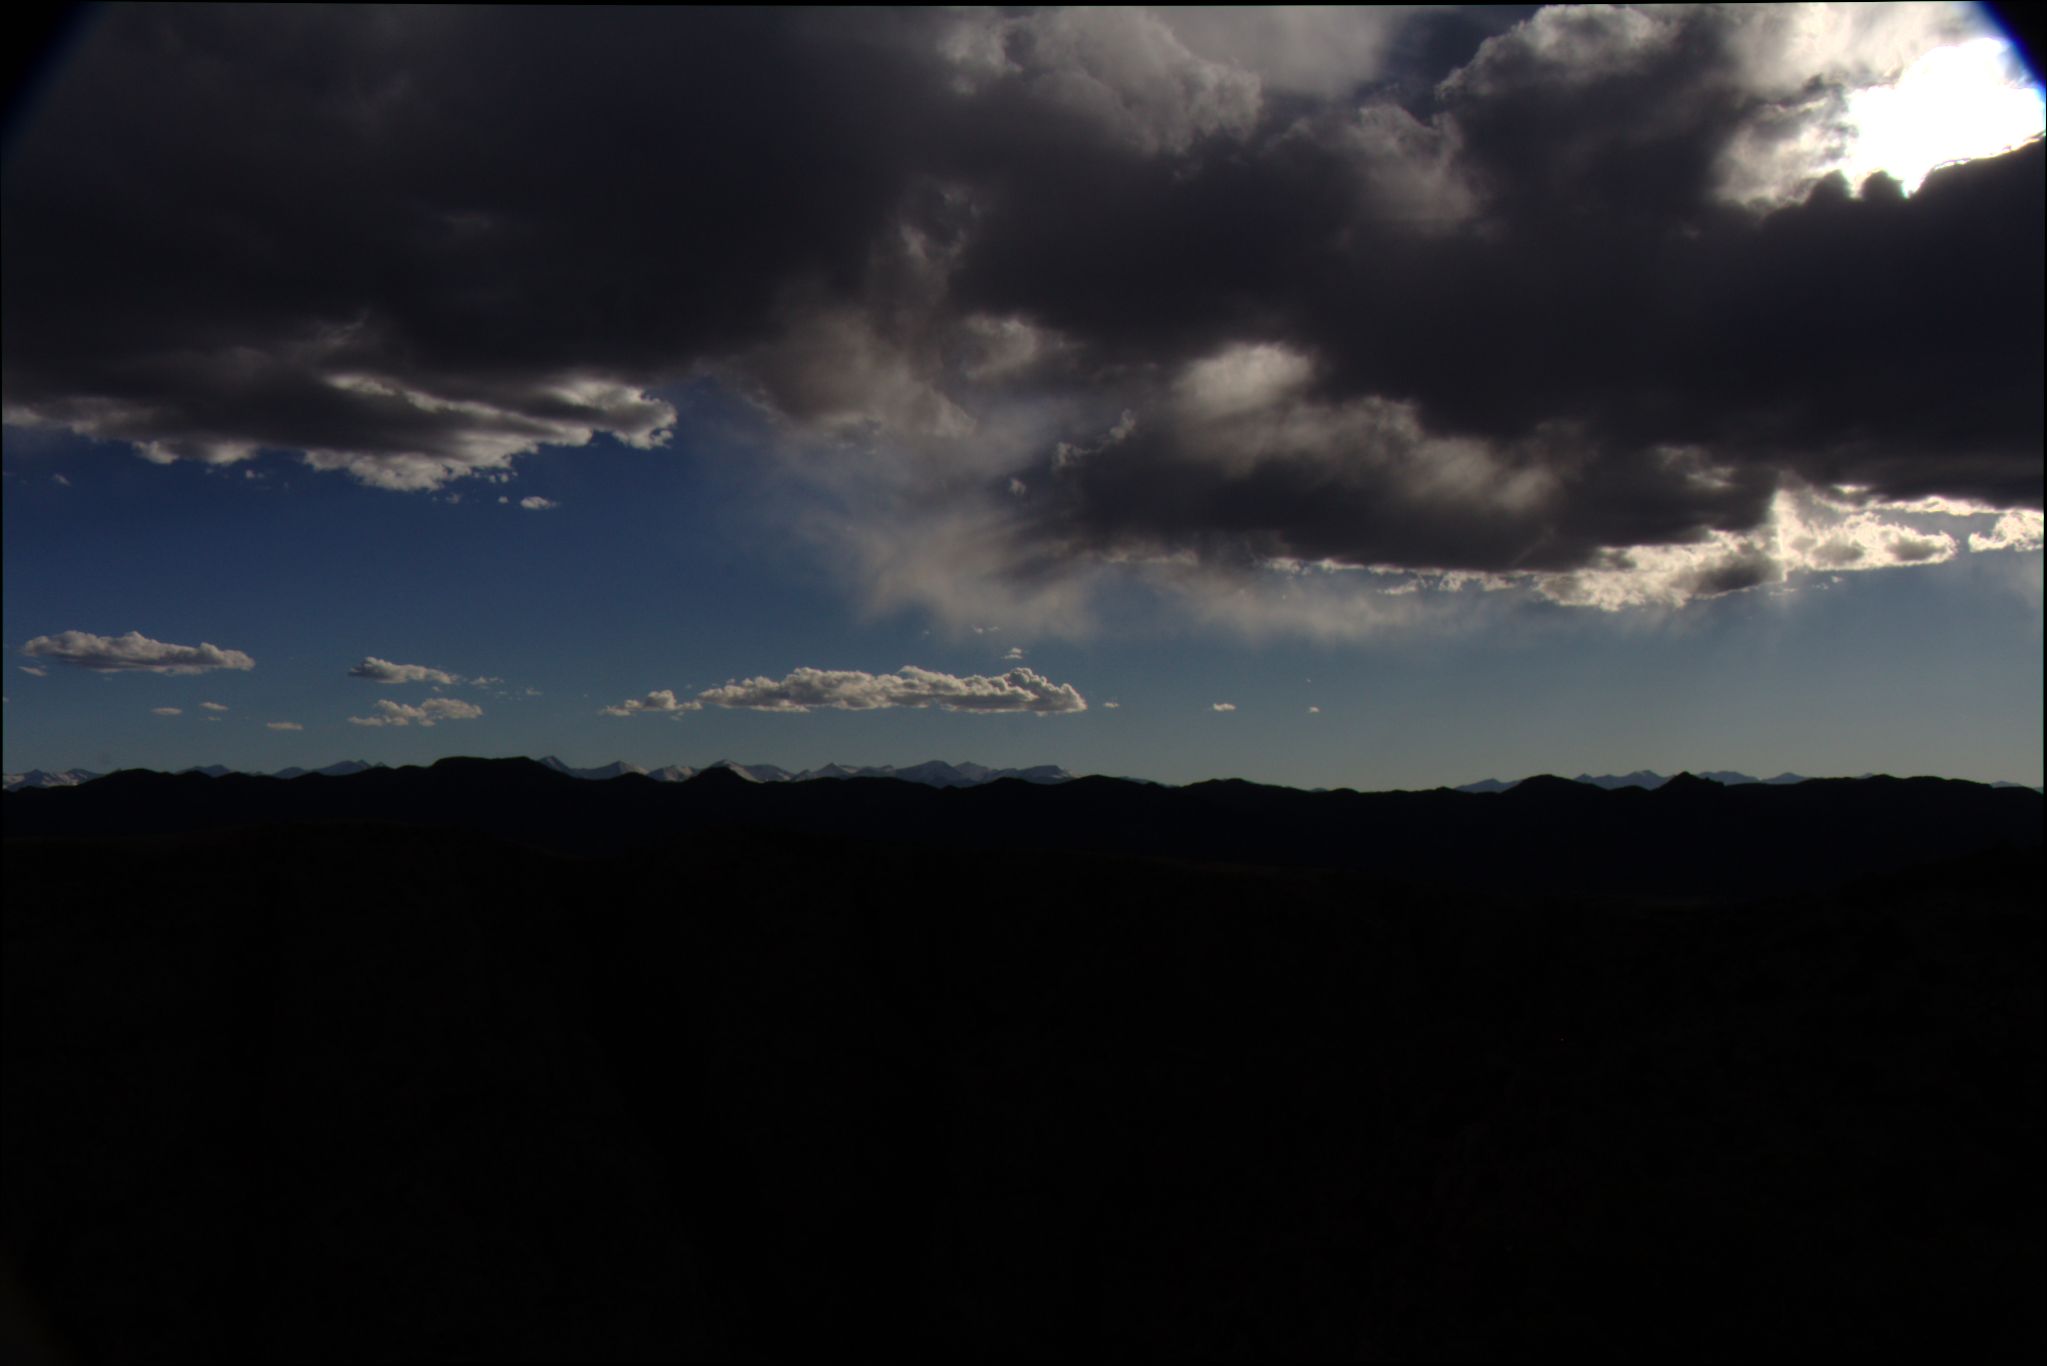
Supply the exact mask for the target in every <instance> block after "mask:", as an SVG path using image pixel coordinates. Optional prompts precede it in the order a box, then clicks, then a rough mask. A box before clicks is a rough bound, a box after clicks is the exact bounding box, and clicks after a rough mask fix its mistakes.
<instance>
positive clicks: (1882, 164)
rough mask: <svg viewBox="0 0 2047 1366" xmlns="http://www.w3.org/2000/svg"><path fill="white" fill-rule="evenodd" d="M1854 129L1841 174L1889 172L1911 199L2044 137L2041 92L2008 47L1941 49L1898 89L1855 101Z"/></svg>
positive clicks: (1874, 90)
mask: <svg viewBox="0 0 2047 1366" xmlns="http://www.w3.org/2000/svg"><path fill="white" fill-rule="evenodd" d="M1848 122H1849V124H1850V125H1852V127H1853V129H1854V134H1853V140H1852V141H1851V143H1850V145H1849V148H1848V152H1847V156H1846V157H1845V158H1844V159H1843V161H1842V163H1841V166H1840V169H1841V171H1842V173H1843V174H1845V175H1846V176H1847V177H1848V181H1849V183H1850V184H1851V185H1860V184H1861V183H1862V181H1863V179H1864V178H1865V177H1867V176H1869V175H1870V174H1871V173H1873V172H1876V171H1888V172H1889V173H1890V174H1891V175H1893V176H1895V177H1896V178H1897V179H1898V181H1899V183H1900V184H1902V185H1903V186H1904V187H1905V193H1907V194H1911V193H1912V192H1913V191H1915V190H1917V189H1918V188H1919V186H1920V184H1921V183H1922V182H1923V181H1924V180H1925V179H1926V176H1927V174H1928V172H1930V171H1932V170H1934V169H1935V168H1936V167H1939V166H1944V165H1946V164H1947V163H1949V162H1954V161H1968V160H1971V159H1973V158H1976V157H1987V156H1995V155H1997V154H1998V153H2000V152H2008V151H2010V150H2011V149H2013V148H2015V147H2020V146H2023V145H2024V144H2025V143H2027V142H2029V141H2031V140H2032V139H2034V138H2036V137H2039V136H2040V132H2041V123H2042V104H2041V92H2040V87H2039V86H2037V85H2034V84H2033V83H2032V81H2031V80H2030V79H2029V78H2028V76H2027V73H2026V69H2025V66H2024V64H2023V63H2022V62H2020V61H2019V59H2018V56H2017V54H2015V53H2014V52H2013V51H2012V49H2011V46H2010V44H2008V43H2007V42H2005V40H2004V39H2002V38H1993V37H1983V38H1974V39H1971V40H1970V41H1968V42H1966V43H1958V44H1956V45H1954V46H1952V47H1937V48H1935V49H1933V50H1932V51H1931V52H1928V53H1927V54H1926V55H1925V56H1923V57H1921V58H1920V59H1919V60H1918V61H1916V62H1914V63H1912V65H1910V66H1908V67H1906V68H1905V70H1904V71H1903V73H1901V74H1900V75H1899V77H1898V79H1897V80H1896V81H1895V82H1894V83H1892V84H1890V85H1877V86H1870V87H1869V88H1867V89H1864V90H1857V91H1855V92H1854V93H1852V94H1850V95H1849V97H1848Z"/></svg>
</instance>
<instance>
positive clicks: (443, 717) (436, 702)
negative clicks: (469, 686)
mask: <svg viewBox="0 0 2047 1366" xmlns="http://www.w3.org/2000/svg"><path fill="white" fill-rule="evenodd" d="M481 715H483V708H482V707H479V706H477V705H476V704H475V703H474V702H465V701H463V700H462V699H461V698H459V697H429V698H428V699H427V700H426V701H424V702H422V703H420V704H419V705H418V706H412V705H410V704H409V703H404V702H393V701H391V700H390V699H389V698H380V699H379V700H378V702H377V714H376V715H374V716H351V717H349V718H348V720H349V724H351V725H356V726H431V725H433V724H434V723H435V722H437V721H467V720H471V719H472V718H475V717H478V716H481Z"/></svg>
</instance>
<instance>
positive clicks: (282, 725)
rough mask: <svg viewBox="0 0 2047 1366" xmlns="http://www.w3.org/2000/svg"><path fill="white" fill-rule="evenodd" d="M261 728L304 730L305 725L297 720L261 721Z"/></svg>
mask: <svg viewBox="0 0 2047 1366" xmlns="http://www.w3.org/2000/svg"><path fill="white" fill-rule="evenodd" d="M350 719H351V720H353V719H354V718H353V717H351V718H350ZM263 729H265V730H304V729H305V727H304V726H302V725H300V724H299V723H298V722H296V721H265V722H264V723H263Z"/></svg>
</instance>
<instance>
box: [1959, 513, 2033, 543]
mask: <svg viewBox="0 0 2047 1366" xmlns="http://www.w3.org/2000/svg"><path fill="white" fill-rule="evenodd" d="M2042 520H2043V519H2042V517H2041V514H2040V513H2039V511H2037V510H2036V509H2033V508H2019V509H2016V510H2014V511H2011V512H2007V513H2005V514H2004V515H2003V516H2001V517H1999V518H1998V519H1997V525H1996V526H1994V527H1992V528H1991V529H1990V530H1989V531H1988V532H1981V533H1978V532H1971V533H1970V534H1969V549H1970V550H1972V551H1979V552H1980V551H1987V550H2038V549H2039V548H2040V545H2041V534H2042V530H2043V527H2042Z"/></svg>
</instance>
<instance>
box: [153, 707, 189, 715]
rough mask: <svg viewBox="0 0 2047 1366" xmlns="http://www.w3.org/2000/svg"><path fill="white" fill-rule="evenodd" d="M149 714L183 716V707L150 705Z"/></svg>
mask: <svg viewBox="0 0 2047 1366" xmlns="http://www.w3.org/2000/svg"><path fill="white" fill-rule="evenodd" d="M149 714H150V715H151V716H183V715H184V714H185V709H184V708H183V707H151V708H150V709H149Z"/></svg>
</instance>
